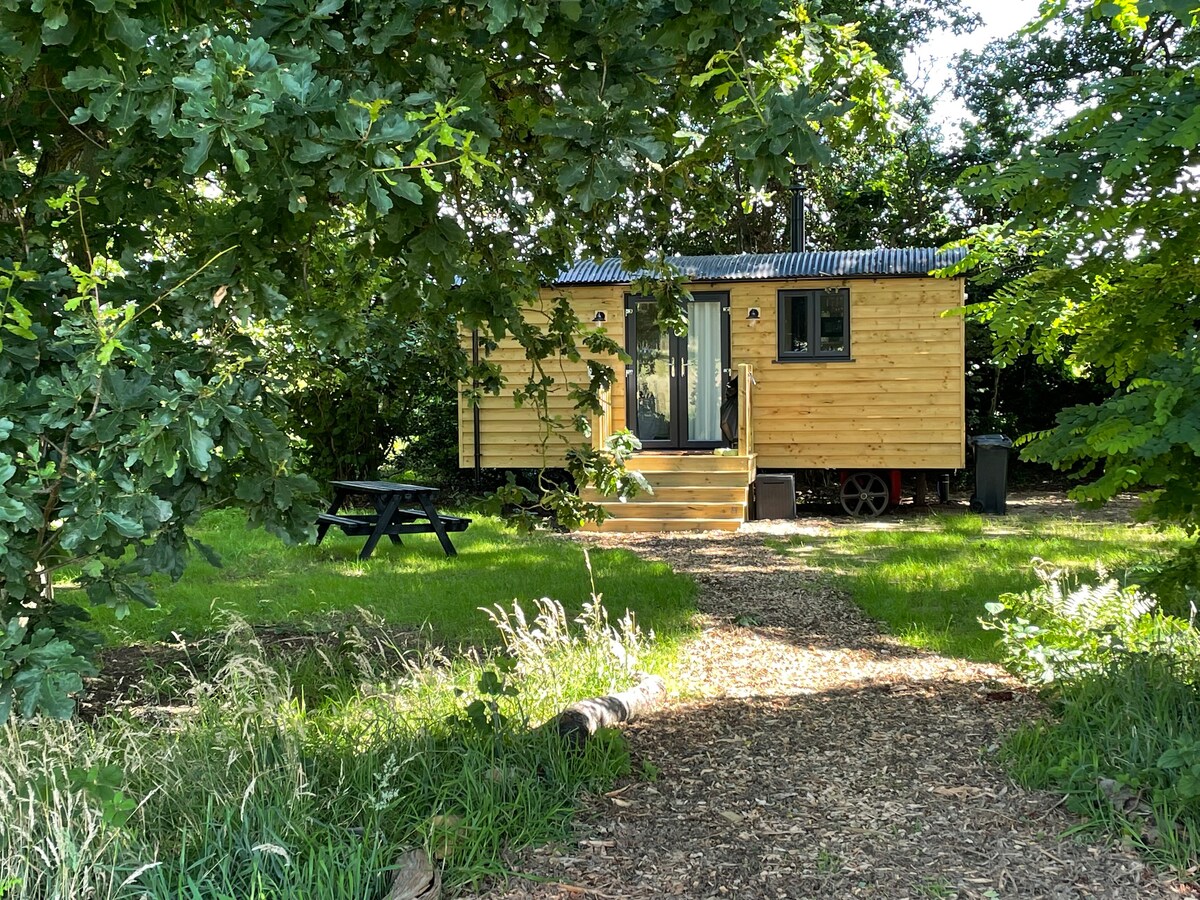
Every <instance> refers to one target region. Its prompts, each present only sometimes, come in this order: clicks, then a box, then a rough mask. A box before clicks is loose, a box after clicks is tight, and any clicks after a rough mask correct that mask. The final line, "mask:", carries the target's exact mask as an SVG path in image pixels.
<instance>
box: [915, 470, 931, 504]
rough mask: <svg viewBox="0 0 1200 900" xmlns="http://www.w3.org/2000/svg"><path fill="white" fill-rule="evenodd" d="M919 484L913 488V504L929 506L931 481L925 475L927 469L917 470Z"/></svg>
mask: <svg viewBox="0 0 1200 900" xmlns="http://www.w3.org/2000/svg"><path fill="white" fill-rule="evenodd" d="M916 481H917V486H916V487H915V488H914V489H913V505H914V506H928V505H929V497H928V494H929V483H928V480H927V479H926V477H925V470H924V469H921V470H920V471H919V472H917V478H916Z"/></svg>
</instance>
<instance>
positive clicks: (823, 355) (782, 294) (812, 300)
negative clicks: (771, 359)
mask: <svg viewBox="0 0 1200 900" xmlns="http://www.w3.org/2000/svg"><path fill="white" fill-rule="evenodd" d="M829 294H837V295H839V296H841V297H842V298H843V299H844V301H845V309H846V315H845V320H844V321H845V328H846V344H845V348H844V349H842V350H837V351H829V350H826V351H823V352H822V351H821V350H820V346H821V303H820V301H821V298H822V296H828V295H829ZM798 297H804V298H805V299H806V300H807V301H808V302H807V304H806V308H807V322H806V324H807V326H808V333H809V334H810V335H812V336H813V337H812V338H811V339H810V340H809V347H810V348H811V349H809V350H805V351H799V350H790V349H788V346H789V344H790V343H791V341H790V340H789V337H790V335H788V334H786V333H785V331H784V327H783V321H784V315H783V309H784V304H785V303H787V302H788V301H791V300H795V299H797V298H798ZM775 328H776V334H777V340H776V347H775V349H776V353H777V354H778V355H777V357H776V358H777V360H778V361H779V362H830V361H835V360H842V361H845V360H850V359H852V358H853V357H852V356H851V355H850V289H849V288H846V287H841V288H786V289H784V290H781V291H779V292H778V295H777V302H776V309H775Z"/></svg>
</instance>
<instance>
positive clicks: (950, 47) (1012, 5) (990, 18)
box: [904, 0, 1040, 137]
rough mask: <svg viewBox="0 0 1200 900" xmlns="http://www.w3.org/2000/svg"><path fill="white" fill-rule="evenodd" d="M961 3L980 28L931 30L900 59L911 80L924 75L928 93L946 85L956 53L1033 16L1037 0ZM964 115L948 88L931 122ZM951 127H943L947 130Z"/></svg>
mask: <svg viewBox="0 0 1200 900" xmlns="http://www.w3.org/2000/svg"><path fill="white" fill-rule="evenodd" d="M964 5H965V6H967V7H970V8H971V9H973V10H974V11H975V12H977V13H978V14H979V16H980V17H981V18H982V19H983V25H982V26H981V27H979V28H978V29H976V30H975V31H974V32H973V33H972V34H968V35H955V34H950V33H948V32H944V31H939V32H934V34H933V35H931V37H930V40H929V41H928V43H926V44H925V45H923V46H922V47H919V48H917V49H916V50H914V51H912V52H911V53H909V54H908V55H907V56H906V57H905V59H904V68H905V71H906V73H907V74H908V76H909V77H910V78H912V79H914V82H915V83H918V84H919V83H920V79H921V78H922V77H924V76H927V77H928V79H929V93H931V94H934V93H937V91H938V90H939V89H942V88H945V87H946V84H947V80H948V78H949V75H950V63H951V62H952V61H953V58H954V56H955V55H956V54H958V53H961V52H962V51H964V50H975V51H978V50H982V49H983V47H984V46H985V45H986V44H987V43H988V42H989V41H992V40H994V39H996V38H998V37H1004V36H1006V35H1009V34H1012V33H1013V32H1014V31H1017V30H1018V29H1020V28H1021V27H1023V26H1024V25H1025V24H1026V23H1028V22H1029V21H1031V20H1032V19H1033V18H1034V16H1036V15H1037V11H1038V6H1039V5H1040V3H1039V0H965V3H964ZM965 114H966V110H965V108H964V107H963V105H962V104H961V103H959V102H958V101H956V100H954V99H953V98H952V97H951V96H950V91H949V89H946V90H945V91H944V95H943V96H942V97H941V98H940V99H939V100H938V102H937V103H936V104H935V105H934V121H935V122H939V123H941V124H945V125H949V124H950V123H954V122H957V121H959V120H960V119H961V118H962V117H963V116H964V115H965ZM951 130H952V129H950V128H947V132H950V131H951ZM949 136H950V134H949V133H948V134H947V137H949Z"/></svg>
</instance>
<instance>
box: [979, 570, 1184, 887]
mask: <svg viewBox="0 0 1200 900" xmlns="http://www.w3.org/2000/svg"><path fill="white" fill-rule="evenodd" d="M1037 575H1038V579H1039V581H1040V582H1041V584H1040V585H1039V587H1037V588H1035V589H1034V590H1032V591H1028V592H1025V593H1022V594H1005V595H1003V596H1001V598H1000V602H997V603H989V604H987V611H988V617H987V618H986V619H984V620H981V621H983V623H984V626H985V627H986V628H989V629H992V630H995V631H998V632H999V634H1000V645H1001V647H1002V648H1003V651H1004V656H1005V664H1006V665H1007V666H1008V668H1010V669H1011V670H1012V671H1013V672H1015V673H1016V674H1017V675H1019V676H1020V677H1022V678H1024V679H1025V680H1027V681H1029V682H1031V683H1033V684H1036V685H1038V686H1039V687H1041V688H1042V690H1043V694H1044V696H1045V697H1046V698H1047V699H1048V700H1049V701H1050V703H1051V707H1052V709H1053V712H1054V714H1055V715H1054V718H1053V719H1052V720H1049V721H1044V722H1038V723H1035V724H1033V725H1027V726H1024V727H1023V728H1021V729H1020V730H1018V731H1017V732H1016V733H1015V734H1014V735H1013V736H1012V737H1011V738H1010V739H1009V740H1008V742H1007V743H1006V744H1005V746H1004V748H1003V756H1004V758H1005V759H1006V761H1007V763H1008V765H1009V766H1010V768H1011V769H1012V770H1013V772H1014V774H1016V775H1017V776H1018V777H1019V778H1020V779H1021V780H1023V781H1025V782H1026V783H1028V784H1031V785H1035V786H1038V787H1052V788H1054V789H1056V790H1061V791H1063V792H1065V793H1066V794H1067V802H1068V805H1069V806H1070V808H1071V809H1073V810H1075V811H1077V812H1079V813H1081V814H1084V815H1086V816H1088V817H1089V819H1090V820H1091V821H1092V822H1094V823H1097V824H1104V825H1106V826H1108V827H1110V828H1111V829H1113V830H1116V831H1119V832H1122V833H1124V834H1126V835H1127V836H1128V837H1129V838H1130V839H1131V840H1132V841H1133V843H1135V845H1137V846H1139V847H1141V848H1142V849H1143V850H1144V851H1146V852H1147V853H1148V854H1150V855H1151V856H1152V857H1153V858H1155V859H1157V860H1159V861H1160V862H1163V863H1165V864H1167V865H1170V866H1173V867H1174V868H1176V869H1177V870H1179V871H1194V866H1195V862H1196V860H1197V858H1198V856H1200V692H1198V691H1197V686H1196V685H1197V676H1198V674H1200V668H1198V666H1200V635H1198V634H1197V632H1196V630H1195V629H1194V628H1193V626H1192V623H1191V622H1189V621H1185V620H1181V619H1177V618H1175V617H1173V616H1171V615H1169V614H1166V613H1164V612H1163V611H1161V610H1160V609H1158V608H1157V603H1156V602H1155V599H1154V597H1152V596H1149V595H1147V594H1144V593H1142V592H1141V591H1140V590H1139V589H1138V588H1137V587H1136V586H1122V585H1120V584H1118V583H1117V582H1116V581H1115V580H1111V579H1110V580H1107V581H1102V582H1100V583H1098V584H1088V583H1079V584H1070V583H1068V580H1067V579H1066V578H1065V577H1064V573H1063V572H1062V571H1055V570H1053V569H1051V568H1050V567H1049V566H1046V565H1045V564H1041V565H1039V566H1038V568H1037ZM1101 577H1103V573H1101Z"/></svg>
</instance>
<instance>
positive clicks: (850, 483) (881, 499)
mask: <svg viewBox="0 0 1200 900" xmlns="http://www.w3.org/2000/svg"><path fill="white" fill-rule="evenodd" d="M841 497H842V509H844V510H845V511H846V512H848V513H849V514H850V515H852V516H868V517H871V518H874V517H875V516H878V515H880V514H882V513H883V511H884V510H885V509H887V508H888V486H887V482H886V481H884V480H883V479H882V478H881V477H880V476H878V475H876V474H875V473H874V472H854V473H852V474H850V475H848V476H847V477H846V480H845V481H844V482H842V492H841Z"/></svg>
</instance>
